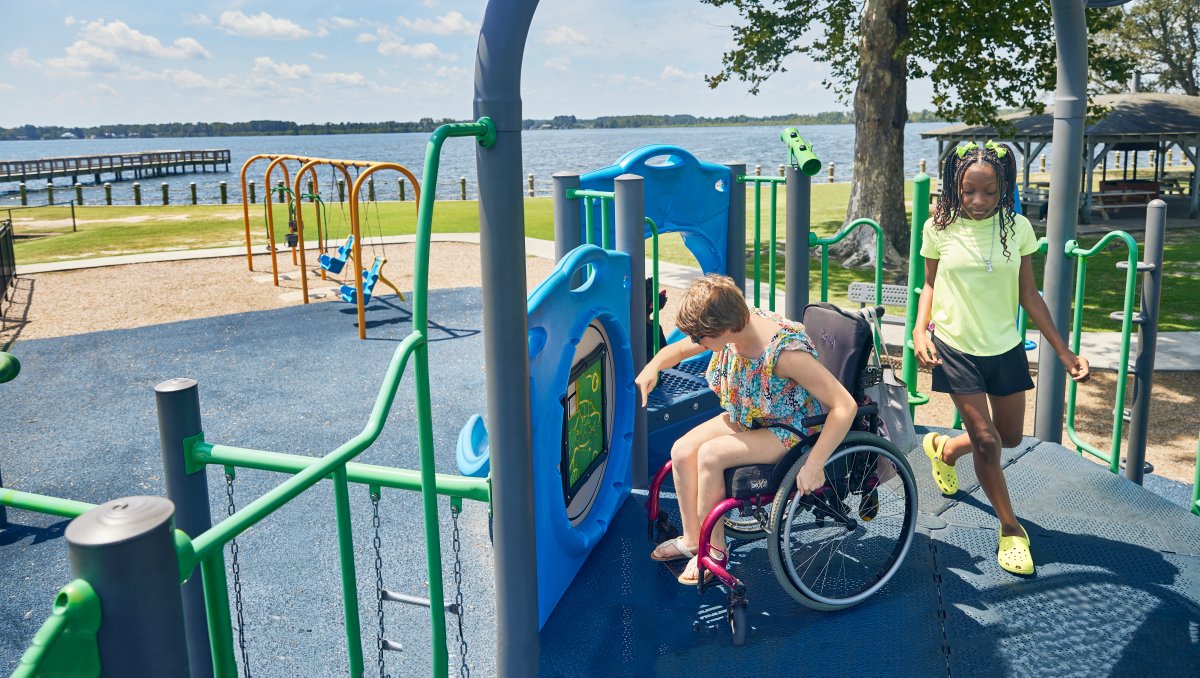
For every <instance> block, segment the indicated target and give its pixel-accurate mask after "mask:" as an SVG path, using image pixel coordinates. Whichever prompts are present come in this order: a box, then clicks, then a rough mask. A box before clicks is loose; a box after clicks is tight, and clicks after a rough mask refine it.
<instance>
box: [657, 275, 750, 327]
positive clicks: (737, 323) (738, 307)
mask: <svg viewBox="0 0 1200 678" xmlns="http://www.w3.org/2000/svg"><path fill="white" fill-rule="evenodd" d="M748 322H750V309H749V308H748V307H747V306H746V298H745V297H744V296H742V291H741V290H740V289H738V286H737V284H736V283H734V282H733V278H730V277H728V276H724V275H717V274H715V273H710V274H708V275H706V276H704V277H703V278H697V279H696V280H693V281H692V284H691V285H690V286H689V287H688V288H687V291H685V292H684V293H683V299H682V300H681V302H680V305H679V313H678V314H676V316H675V325H676V327H678V328H679V330H680V331H681V332H683V333H684V334H686V335H688V336H689V337H696V338H700V337H716V336H719V335H721V334H723V333H725V332H740V331H741V330H742V328H744V327H746V323H748Z"/></svg>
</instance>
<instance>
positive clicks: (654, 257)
mask: <svg viewBox="0 0 1200 678" xmlns="http://www.w3.org/2000/svg"><path fill="white" fill-rule="evenodd" d="M646 225H647V226H649V227H650V251H651V253H650V280H651V281H652V282H651V283H650V285H651V287H652V288H653V294H654V296H653V297H652V298H651V299H649V301H650V308H652V309H654V310H653V311H652V313H653V315H654V331H653V332H652V333H651V335H652V336H653V337H654V354H653V355H648V356H646V359H647V360H649V359H650V358H653V357H654V356H655V355H658V350H659V349H660V348H662V346H659V345H658V344H659V341H658V328H659V324H658V224H656V223H654V220H653V219H651V218H650V217H646Z"/></svg>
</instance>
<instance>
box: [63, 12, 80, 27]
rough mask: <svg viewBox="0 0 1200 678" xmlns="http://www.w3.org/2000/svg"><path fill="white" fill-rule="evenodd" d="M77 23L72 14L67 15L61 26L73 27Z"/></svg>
mask: <svg viewBox="0 0 1200 678" xmlns="http://www.w3.org/2000/svg"><path fill="white" fill-rule="evenodd" d="M77 23H79V20H78V19H76V18H75V16H74V15H73V14H68V15H67V18H66V19H63V25H66V26H74V25H75V24H77Z"/></svg>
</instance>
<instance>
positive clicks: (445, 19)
mask: <svg viewBox="0 0 1200 678" xmlns="http://www.w3.org/2000/svg"><path fill="white" fill-rule="evenodd" d="M400 25H401V26H404V27H405V28H408V29H410V30H413V31H415V32H417V33H433V34H434V35H472V34H475V33H478V32H479V25H478V24H474V23H471V22H470V21H468V20H467V18H466V17H465V16H463V15H462V12H458V11H452V12H447V13H446V14H444V15H442V16H439V17H437V18H436V19H432V20H430V19H415V20H413V19H406V18H404V17H400Z"/></svg>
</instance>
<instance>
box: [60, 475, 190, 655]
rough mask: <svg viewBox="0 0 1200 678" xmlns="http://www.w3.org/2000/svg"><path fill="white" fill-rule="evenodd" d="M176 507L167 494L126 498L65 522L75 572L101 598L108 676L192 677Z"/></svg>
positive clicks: (102, 650) (102, 645) (102, 644)
mask: <svg viewBox="0 0 1200 678" xmlns="http://www.w3.org/2000/svg"><path fill="white" fill-rule="evenodd" d="M174 512H175V507H174V506H173V505H172V504H171V502H170V501H169V500H167V499H164V498H162V497H125V498H124V499H114V500H113V501H108V502H105V503H103V504H101V505H99V506H97V507H96V508H94V509H92V510H91V511H88V512H87V513H85V514H83V515H81V516H79V517H78V518H76V519H75V520H72V521H71V523H70V524H69V525H67V532H66V537H67V549H68V553H69V555H70V559H71V576H72V577H74V578H79V579H84V580H86V581H87V582H88V583H89V584H91V586H92V588H93V589H95V591H96V595H97V596H98V597H99V598H100V609H101V610H102V612H103V616H104V621H103V623H102V624H101V626H100V631H99V633H98V634H97V635H96V640H97V641H98V645H99V646H100V666H101V668H102V673H101V675H103V676H185V675H188V673H187V672H188V648H187V639H186V637H185V634H184V630H183V600H182V597H181V596H180V594H179V560H178V558H177V556H176V554H175V534H174V530H173V527H174V526H173V523H172V520H171V516H172V515H173V514H174ZM206 649H207V648H206Z"/></svg>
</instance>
